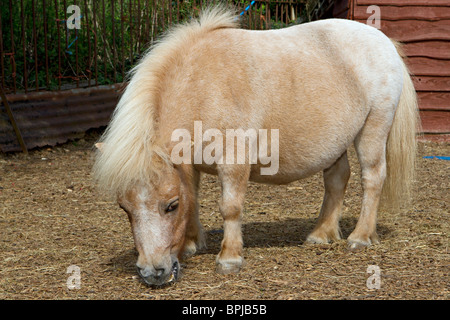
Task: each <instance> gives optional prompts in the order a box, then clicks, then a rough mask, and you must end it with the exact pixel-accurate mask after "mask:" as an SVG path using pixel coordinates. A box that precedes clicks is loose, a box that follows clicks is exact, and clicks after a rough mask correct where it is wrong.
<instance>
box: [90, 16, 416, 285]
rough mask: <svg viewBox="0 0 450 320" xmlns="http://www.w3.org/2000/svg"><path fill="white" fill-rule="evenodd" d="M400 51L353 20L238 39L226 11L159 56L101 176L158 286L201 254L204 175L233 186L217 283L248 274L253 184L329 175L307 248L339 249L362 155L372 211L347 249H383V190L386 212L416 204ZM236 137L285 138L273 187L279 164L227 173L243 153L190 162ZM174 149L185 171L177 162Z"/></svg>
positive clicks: (115, 134)
mask: <svg viewBox="0 0 450 320" xmlns="http://www.w3.org/2000/svg"><path fill="white" fill-rule="evenodd" d="M397 49H398V45H397V44H394V43H393V42H392V41H391V40H390V39H389V38H387V37H386V36H385V35H384V34H383V33H381V32H380V31H378V30H377V29H375V28H372V27H369V26H366V25H364V24H361V23H358V22H354V21H348V20H339V19H331V20H323V21H317V22H311V23H305V24H302V25H298V26H293V27H289V28H285V29H281V30H268V31H249V30H243V29H239V28H238V23H237V19H236V16H235V15H234V13H232V12H229V11H227V10H225V9H222V8H217V7H216V8H212V9H209V10H206V11H205V12H203V14H202V15H201V17H200V18H199V20H197V21H193V22H190V23H188V24H184V25H180V26H178V27H176V28H173V29H172V30H171V31H170V32H169V33H168V34H167V35H166V36H165V37H164V38H163V40H161V41H160V42H159V43H157V44H156V45H155V46H153V48H151V50H150V51H149V52H148V53H147V54H146V55H145V56H144V57H143V58H142V60H141V61H140V63H139V64H138V65H137V66H136V67H135V68H134V70H133V71H132V73H131V78H130V81H129V84H128V86H127V88H126V90H125V92H124V93H123V95H122V97H121V99H120V102H119V103H118V105H117V108H116V110H115V112H114V114H113V116H112V120H111V122H110V124H109V126H108V128H107V129H106V131H105V133H104V135H103V137H102V138H101V140H100V141H99V143H97V144H96V146H97V148H98V149H99V150H100V151H99V152H97V154H96V161H95V164H94V168H93V174H94V177H95V179H96V181H97V183H98V185H99V186H100V187H101V188H102V189H103V190H104V191H107V192H108V193H109V195H111V196H112V197H114V199H115V200H117V201H118V203H119V204H120V206H121V208H123V210H125V211H126V213H127V214H128V217H129V220H130V223H131V227H132V231H133V236H134V241H135V245H136V249H137V251H138V253H139V257H138V260H137V268H138V273H139V275H140V276H141V277H142V278H143V279H144V280H145V282H146V283H147V284H150V285H163V284H166V283H170V282H172V281H174V280H176V279H177V278H178V276H179V269H180V266H179V259H180V258H181V257H182V256H183V254H193V253H194V252H195V250H196V248H198V246H200V245H202V243H203V241H204V240H203V233H202V227H201V225H200V222H199V217H198V205H197V190H198V187H199V181H200V172H206V173H212V174H217V175H218V178H219V180H220V183H221V187H222V194H221V200H220V202H219V206H220V213H221V215H222V217H223V219H224V237H223V241H222V245H221V250H220V253H219V254H218V256H217V259H216V263H217V270H218V272H221V273H232V272H238V271H239V270H240V269H241V267H242V265H243V261H244V259H243V257H242V251H243V240H242V234H241V214H242V211H243V204H244V195H245V192H246V187H247V182H248V181H249V180H250V181H256V182H262V183H269V184H286V183H289V182H292V181H295V180H299V179H302V178H305V177H308V176H310V175H312V174H314V173H316V172H319V171H323V176H324V184H325V196H324V199H323V204H322V208H321V211H320V214H319V218H318V222H317V225H316V226H315V228H314V229H313V230H312V232H311V233H310V235H309V236H308V237H307V239H306V240H307V241H308V242H312V243H327V242H329V241H335V240H338V239H340V236H341V235H340V230H339V218H340V215H341V209H342V205H343V197H344V192H345V189H346V185H347V181H348V179H349V176H350V169H349V163H348V160H347V149H348V148H349V147H350V146H351V145H352V144H354V146H355V149H356V152H357V156H358V159H359V162H360V166H361V175H362V176H361V180H362V188H363V199H362V206H361V214H360V218H359V221H358V223H357V224H356V227H355V229H354V231H353V232H352V233H351V234H350V235H349V237H348V243H349V246H350V249H358V248H362V247H365V246H368V245H371V244H374V243H377V242H378V237H377V233H376V215H377V209H378V204H379V201H380V198H381V195H382V190H384V193H385V194H386V195H387V196H388V197H386V199H387V200H392V201H395V200H399V199H405V197H404V196H408V192H409V188H410V182H411V180H412V178H413V172H414V158H415V149H416V141H415V131H416V126H417V99H416V93H415V91H414V87H413V83H412V81H411V78H410V76H409V73H408V70H407V68H406V66H405V64H404V62H403V60H402V57H401V55H400V54H399V52H398V50H397ZM199 122H200V123H201V125H202V130H206V129H208V130H209V129H210V130H214V131H210V133H211V132H213V133H214V134H213V135H211V134H210V135H209V139H208V138H206V139H205V137H203V138H204V139H201V140H200V144H201V145H200V146H198V145H195V144H196V140H195V139H193V140H191V138H192V137H196V136H198V135H199V133H198V132H194V129H195V123H199ZM231 129H234V130H236V129H242V130H247V131H246V132H248V130H249V129H254V130H261V129H267V130H269V129H270V130H271V132H272V133H273V136H275V130H277V137H278V139H270V142H268V140H269V139H265V141H266V142H268V144H267V145H266V151H267V152H268V153H267V154H269V153H272V155H274V156H276V159H275V157H273V158H272V159H273V160H274V161H275V160H276V161H278V167H277V170H276V171H275V172H272V173H271V174H262V171H261V169H262V168H265V167H267V161H266V162H265V163H263V161H262V160H261V159H258V161H257V162H256V163H255V162H252V163H250V161H247V160H249V156H248V155H246V157H245V159H246V161H245V162H244V163H242V162H234V163H232V162H231V163H230V162H229V161H226V162H225V161H223V159H225V158H226V156H227V155H226V153H227V152H228V153H229V154H230V152H234V151H235V150H237V148H234V149H231V151H230V150H229V149H226V150H225V149H223V148H217V149H216V151H215V152H217V154H214V157H215V160H217V161H213V162H211V161H201V162H200V163H199V162H198V161H197V162H195V161H191V157H192V158H195V154H196V152H198V150H202V147H207V146H208V145H209V144H208V141H210V143H213V142H212V140H213V139H212V137H214V139H218V138H220V137H222V138H223V137H225V132H228V131H227V130H231ZM177 130H183V132H184V133H187V134H188V136H190V137H191V138H189V140H188V141H187V148H186V143H185V142H186V141H181V142H180V137H182V136H180V135H176V136H175V139H174V132H177ZM255 132H256V131H255ZM201 134H202V133H200V138H201ZM205 134H206V132H205ZM246 138H249V137H248V136H247V137H246ZM183 139H184V138H183ZM183 139H181V140H183ZM247 140H248V139H247ZM257 140H258V141H262V140H264V139H262V138H261V137H257ZM217 141H219V145H216V146H219V147H220V146H221V143H222V142H220V140H217ZM217 141H215V142H217ZM182 142H183V143H184V144H183V148H180V145H179V144H180V143H182ZM197 142H198V140H197ZM232 142H234V138H233V141H232ZM227 143H228V141H227ZM223 144H225V142H223ZM175 147H177V151H176V152H175V153H176V155H177V156H181V155H183V156H184V158H183V159H184V160H183V161H178V160H177V161H173V155H174V154H173V153H174V152H173V151H174V148H175ZM191 148H192V149H193V150H194V152H193V153H191ZM205 150H206V149H205ZM269 150H270V151H269ZM220 152H222V153H220ZM248 153H249V152H248ZM211 155H212V153H211ZM232 155H233V156H234V153H233V154H232ZM238 155H239V154H236V155H235V156H234V157H237V156H238ZM216 156H217V157H216ZM227 159H228V158H227ZM194 160H195V159H194ZM260 160H261V161H260ZM385 178H387V179H386V181H385Z"/></svg>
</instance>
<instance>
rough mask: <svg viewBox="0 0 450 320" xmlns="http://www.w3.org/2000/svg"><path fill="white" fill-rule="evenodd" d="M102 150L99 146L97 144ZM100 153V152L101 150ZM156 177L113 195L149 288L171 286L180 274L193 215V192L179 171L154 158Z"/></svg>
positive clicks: (181, 171) (138, 266)
mask: <svg viewBox="0 0 450 320" xmlns="http://www.w3.org/2000/svg"><path fill="white" fill-rule="evenodd" d="M96 147H97V148H98V149H102V148H103V147H102V145H101V144H100V143H97V144H96ZM100 152H101V150H100ZM155 162H158V166H157V167H158V175H153V176H151V178H150V179H148V180H145V181H144V180H141V181H135V182H134V183H132V184H129V185H128V187H127V188H126V189H125V190H123V191H122V192H119V193H117V194H116V199H117V202H118V204H119V206H120V207H121V208H122V209H123V210H124V211H125V212H126V213H127V215H128V219H129V221H130V224H131V229H132V232H133V237H134V242H135V246H136V249H137V251H138V254H139V257H138V260H137V263H136V267H137V271H138V274H139V275H140V276H141V278H142V279H143V280H144V281H145V282H146V283H147V284H149V285H156V286H160V285H164V284H167V283H171V282H174V281H176V280H177V279H178V277H179V274H180V264H179V258H180V256H181V255H182V254H183V249H184V245H185V234H186V227H187V223H188V221H189V217H190V216H191V214H192V210H193V209H194V208H192V206H191V203H192V198H191V197H192V192H191V190H190V189H191V188H190V187H189V185H190V183H189V182H188V181H187V180H188V179H187V177H186V175H185V174H184V169H183V168H182V167H175V166H173V165H171V164H170V163H168V162H166V161H164V160H162V159H159V161H158V156H156V155H155V159H154V160H153V165H155Z"/></svg>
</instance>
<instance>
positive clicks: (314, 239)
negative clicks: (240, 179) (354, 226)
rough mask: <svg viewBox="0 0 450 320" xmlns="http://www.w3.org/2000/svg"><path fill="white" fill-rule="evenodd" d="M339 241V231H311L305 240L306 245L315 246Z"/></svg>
mask: <svg viewBox="0 0 450 320" xmlns="http://www.w3.org/2000/svg"><path fill="white" fill-rule="evenodd" d="M340 239H341V237H340V235H339V231H333V232H319V231H313V232H312V233H311V234H309V236H308V237H307V238H306V242H307V243H315V244H326V243H330V242H335V241H339V240H340Z"/></svg>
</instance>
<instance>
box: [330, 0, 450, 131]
mask: <svg viewBox="0 0 450 320" xmlns="http://www.w3.org/2000/svg"><path fill="white" fill-rule="evenodd" d="M340 1H342V0H340ZM340 1H338V2H340ZM370 5H377V6H378V7H379V8H380V17H381V31H383V32H384V33H385V34H386V35H387V36H388V37H390V38H392V39H395V40H398V41H401V42H403V43H404V50H405V53H406V55H407V56H408V60H407V64H408V66H409V68H410V70H411V72H412V73H413V74H414V82H415V87H416V90H417V93H418V96H419V108H420V114H421V119H422V126H423V132H424V133H425V134H442V133H446V134H449V133H450V0H349V1H348V7H349V11H348V15H347V17H348V18H349V19H352V20H356V21H360V22H364V23H366V22H367V19H368V18H369V17H370V16H372V14H373V12H372V11H371V10H369V13H367V11H368V7H369V6H370Z"/></svg>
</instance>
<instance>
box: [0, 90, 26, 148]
mask: <svg viewBox="0 0 450 320" xmlns="http://www.w3.org/2000/svg"><path fill="white" fill-rule="evenodd" d="M0 96H1V98H2V101H3V104H4V105H5V109H6V113H7V114H8V117H9V120H10V121H11V124H12V126H13V128H14V132H15V133H16V137H17V140H18V141H19V143H20V146H21V147H22V151H23V153H25V154H26V155H28V149H27V147H26V145H25V142H24V141H23V138H22V134H21V133H20V130H19V127H18V126H17V123H16V120H15V119H14V115H13V113H12V110H11V108H10V106H9V103H8V100H6V95H5V92H4V91H3V87H2V86H1V85H0Z"/></svg>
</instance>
